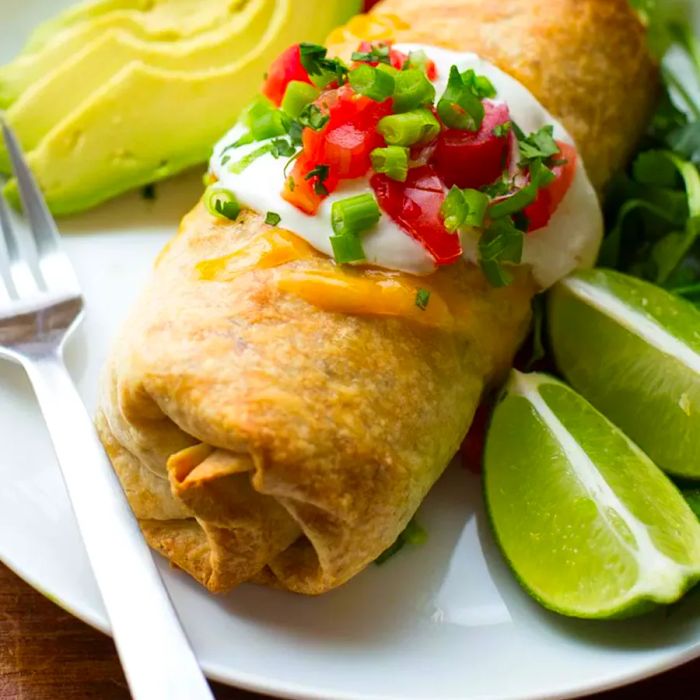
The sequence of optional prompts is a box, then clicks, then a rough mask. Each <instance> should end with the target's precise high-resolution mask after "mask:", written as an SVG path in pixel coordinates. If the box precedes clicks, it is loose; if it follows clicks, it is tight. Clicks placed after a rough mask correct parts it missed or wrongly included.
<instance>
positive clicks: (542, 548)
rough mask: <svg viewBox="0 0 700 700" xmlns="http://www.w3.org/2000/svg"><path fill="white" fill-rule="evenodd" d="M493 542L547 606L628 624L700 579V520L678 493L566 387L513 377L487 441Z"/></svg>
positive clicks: (538, 376) (539, 378)
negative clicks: (628, 619)
mask: <svg viewBox="0 0 700 700" xmlns="http://www.w3.org/2000/svg"><path fill="white" fill-rule="evenodd" d="M484 479H485V489H486V501H487V505H488V510H489V513H490V516H491V520H492V523H493V527H494V530H495V533H496V537H497V539H498V541H499V544H500V546H501V549H502V550H503V553H504V554H505V556H506V559H507V560H508V562H509V563H510V565H511V567H512V568H513V570H514V572H515V574H516V576H517V577H518V579H519V580H520V582H521V583H522V584H523V586H524V587H525V588H526V589H527V590H528V592H529V593H530V594H531V595H532V596H533V597H534V598H536V599H537V600H538V601H539V602H540V603H542V605H544V606H545V607H547V608H550V609H551V610H555V611H557V612H560V613H562V614H564V615H570V616H573V617H589V618H610V617H627V616H630V615H633V614H637V613H640V612H643V611H645V610H646V609H648V608H649V607H651V606H652V605H653V604H656V603H672V602H675V601H676V600H678V599H679V598H680V597H681V596H682V595H683V593H684V592H685V591H686V590H688V588H690V587H691V586H692V585H693V584H694V583H695V582H697V581H698V580H700V523H699V522H698V520H697V518H696V517H695V515H694V514H693V512H692V511H691V509H690V507H689V506H688V504H687V503H686V502H685V500H684V499H683V497H682V496H681V494H680V492H679V491H678V489H677V488H676V487H675V486H674V485H673V483H672V482H671V481H670V480H669V479H668V477H666V476H665V474H664V473H663V472H662V471H661V470H660V469H658V468H657V467H656V466H655V465H654V464H653V463H652V462H651V460H650V459H649V458H648V457H647V456H646V455H645V454H644V453H643V452H642V451H641V450H640V449H639V448H638V447H637V446H636V445H635V444H634V443H633V442H632V441H631V440H630V439H629V438H627V437H626V436H625V435H624V434H623V433H622V432H621V431H620V430H619V429H618V428H616V427H615V426H614V425H613V424H612V423H611V422H610V421H609V420H608V419H607V418H605V417H604V416H603V415H602V414H601V413H599V412H598V411H596V409H595V408H593V406H591V405H590V404H589V403H588V402H587V401H586V400H585V399H583V398H582V397H581V396H579V395H578V394H577V393H576V392H575V391H573V390H572V389H570V388H569V387H568V386H566V385H565V384H562V383H561V382H559V381H557V380H556V379H553V378H552V377H549V376H547V375H544V374H520V373H518V372H513V374H512V375H511V378H510V381H509V383H508V386H507V388H506V391H505V395H504V397H503V399H502V400H501V402H500V403H499V404H498V406H497V407H496V409H495V411H494V414H493V418H492V421H491V426H490V428H489V432H488V436H487V440H486V454H485V472H484Z"/></svg>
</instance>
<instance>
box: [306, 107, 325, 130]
mask: <svg viewBox="0 0 700 700" xmlns="http://www.w3.org/2000/svg"><path fill="white" fill-rule="evenodd" d="M329 119H330V117H329V116H328V114H326V113H325V112H323V111H322V110H321V108H320V107H319V106H318V105H315V104H313V103H312V104H310V105H307V106H306V107H304V109H302V111H301V113H300V114H299V124H301V125H302V126H308V127H309V129H313V130H314V131H320V130H321V129H323V127H324V126H325V125H326V124H327V123H328V120H329Z"/></svg>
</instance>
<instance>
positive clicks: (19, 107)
mask: <svg viewBox="0 0 700 700" xmlns="http://www.w3.org/2000/svg"><path fill="white" fill-rule="evenodd" d="M275 4H276V3H275V0H250V2H248V4H247V5H246V7H245V9H244V10H243V11H242V12H240V13H239V14H238V15H237V16H236V17H235V18H234V19H233V20H230V21H229V22H227V23H226V24H225V25H223V26H221V27H219V28H218V29H216V30H213V31H211V32H207V33H205V34H200V35H199V36H197V37H194V38H192V39H188V40H183V41H181V42H177V43H171V44H167V43H161V44H157V43H153V42H148V41H144V40H143V39H137V38H135V37H134V36H133V35H131V34H129V33H127V32H124V31H122V30H110V31H108V32H107V33H106V34H105V35H104V36H102V37H100V38H98V39H95V41H93V42H92V43H90V44H88V45H87V46H85V47H84V48H83V49H82V50H81V51H79V52H78V53H76V54H75V55H74V56H72V57H71V58H69V59H68V60H66V61H64V62H63V63H61V64H59V65H57V66H56V67H55V68H53V70H50V71H48V72H47V73H46V75H44V76H43V78H41V79H40V80H39V81H38V82H36V83H35V84H34V85H32V86H31V87H30V88H29V89H28V90H27V91H26V92H25V93H23V94H22V96H21V97H20V98H19V99H18V100H17V101H16V102H15V103H14V104H13V105H12V106H11V107H10V108H9V109H8V110H7V112H6V113H5V119H6V121H7V122H8V123H9V124H10V126H12V127H13V128H14V130H15V133H16V135H17V137H18V138H19V140H20V143H21V145H22V147H23V148H24V149H25V150H26V151H30V150H32V149H33V148H35V147H36V146H37V144H38V143H39V141H41V139H42V138H43V137H44V136H46V134H48V132H49V131H51V129H52V128H54V126H55V125H56V124H59V123H60V122H61V121H62V120H63V119H64V118H65V117H66V116H68V115H69V114H71V113H72V112H73V111H74V110H75V109H77V108H78V107H79V106H80V105H81V104H82V103H83V102H84V101H85V100H87V99H89V97H90V96H91V95H92V94H94V93H95V92H96V91H97V90H98V89H99V88H100V87H101V86H102V85H104V84H105V83H106V82H107V81H108V80H109V79H110V78H111V77H112V76H113V75H114V74H115V73H117V72H118V71H119V70H120V69H121V68H122V67H123V66H125V65H127V64H129V63H130V62H131V61H140V62H142V63H144V64H146V65H148V66H152V67H154V68H164V69H167V70H183V71H196V70H211V69H213V68H220V67H224V66H227V65H230V64H231V63H234V62H235V61H236V60H237V59H239V58H242V57H243V56H245V55H246V54H247V53H248V52H249V51H252V50H253V49H254V48H255V45H256V44H257V42H258V41H259V38H260V37H261V36H263V35H264V33H265V28H266V27H267V25H268V24H269V22H270V20H271V18H272V16H273V12H274V10H275ZM0 172H2V173H9V172H10V164H9V158H8V156H7V150H6V149H5V147H4V145H0Z"/></svg>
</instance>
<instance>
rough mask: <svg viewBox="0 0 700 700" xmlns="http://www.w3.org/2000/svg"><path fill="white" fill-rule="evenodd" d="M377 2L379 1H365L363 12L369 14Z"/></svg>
mask: <svg viewBox="0 0 700 700" xmlns="http://www.w3.org/2000/svg"><path fill="white" fill-rule="evenodd" d="M378 2H379V0H365V12H369V10H371V9H372V8H373V7H374V6H375V5H376V4H377V3H378Z"/></svg>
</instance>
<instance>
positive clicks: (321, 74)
mask: <svg viewBox="0 0 700 700" xmlns="http://www.w3.org/2000/svg"><path fill="white" fill-rule="evenodd" d="M299 52H300V56H301V65H302V66H304V68H305V69H306V72H307V73H308V74H309V75H310V76H311V79H312V80H313V81H314V82H315V83H316V84H317V85H319V86H320V87H325V86H326V85H328V84H329V83H332V82H337V83H338V84H339V85H343V84H344V83H345V82H346V80H347V77H348V68H347V66H346V65H344V64H343V62H342V61H341V60H340V59H338V58H328V57H327V54H328V49H326V47H325V46H320V45H319V44H308V43H302V44H300V45H299Z"/></svg>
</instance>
